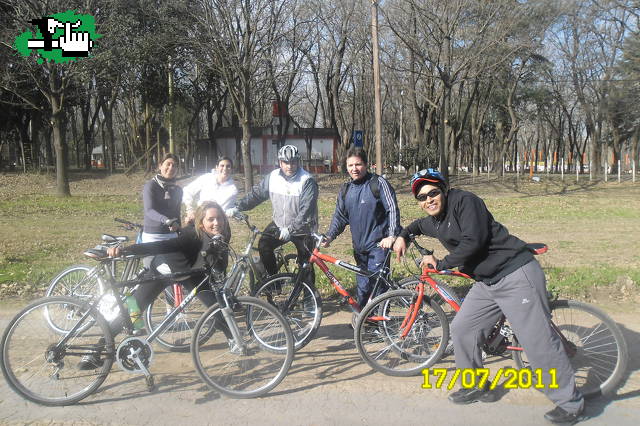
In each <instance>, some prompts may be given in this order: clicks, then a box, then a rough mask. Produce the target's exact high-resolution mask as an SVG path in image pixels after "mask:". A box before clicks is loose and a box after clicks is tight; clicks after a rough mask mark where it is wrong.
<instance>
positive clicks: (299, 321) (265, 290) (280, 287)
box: [254, 274, 322, 351]
mask: <svg viewBox="0 0 640 426" xmlns="http://www.w3.org/2000/svg"><path fill="white" fill-rule="evenodd" d="M295 282H296V275H295V274H276V275H273V276H271V277H269V278H267V280H266V281H265V282H264V283H263V284H262V285H260V284H259V285H258V286H259V288H258V290H257V291H256V293H255V294H254V296H255V297H257V298H259V299H262V300H265V301H266V302H268V303H270V304H271V305H273V306H275V307H276V308H278V311H280V313H281V314H282V315H284V317H285V318H286V319H287V321H289V326H290V327H291V331H292V332H293V338H294V340H295V349H296V351H297V350H299V349H301V348H302V347H304V346H305V345H306V344H307V343H309V341H310V340H311V339H313V336H315V335H316V333H317V332H318V328H319V327H320V322H321V321H322V298H321V297H320V293H318V291H317V290H316V289H315V287H312V286H310V285H309V284H307V283H306V282H304V281H303V282H302V283H301V284H300V285H301V286H302V289H301V291H300V293H299V295H298V297H297V298H296V300H295V301H294V302H293V304H292V305H291V306H290V307H289V309H287V310H286V311H285V304H286V303H287V302H288V300H289V298H290V296H291V294H292V292H293V290H294V287H295Z"/></svg>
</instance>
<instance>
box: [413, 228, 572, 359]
mask: <svg viewBox="0 0 640 426" xmlns="http://www.w3.org/2000/svg"><path fill="white" fill-rule="evenodd" d="M411 241H412V243H413V244H414V246H415V247H416V248H417V249H418V251H419V252H420V253H421V254H423V255H424V254H430V253H429V251H428V250H425V249H424V248H422V247H420V245H419V244H418V243H417V242H416V241H415V239H413V238H412V240H411ZM528 247H529V249H530V250H531V252H532V253H533V254H535V255H538V254H543V253H546V252H547V250H548V247H547V246H546V245H545V244H539V243H536V244H528ZM416 263H417V262H416ZM430 274H436V275H449V276H455V277H462V278H466V279H470V280H472V279H473V278H471V277H470V276H469V275H467V274H465V273H463V272H459V271H454V270H450V269H446V270H442V271H438V270H436V269H433V268H423V269H422V274H421V275H420V284H419V285H418V287H420V285H423V283H427V284H429V286H431V288H432V289H433V290H434V291H435V292H436V293H438V294H439V295H440V297H442V299H443V300H444V301H445V302H447V303H448V304H449V306H451V307H452V308H453V309H454V310H455V311H456V312H458V311H459V310H460V305H458V303H457V302H456V301H455V300H454V299H453V298H452V297H451V295H449V294H448V293H447V291H446V290H445V289H443V288H441V287H440V286H439V285H438V282H437V281H436V280H434V279H433V278H431V276H430ZM417 306H419V305H417ZM411 311H413V316H412V318H413V319H415V318H414V317H415V315H416V314H417V310H416V309H415V308H414V306H413V305H412V306H411V307H410V309H409V312H408V313H407V315H409V313H410V312H411ZM506 319H507V318H506V316H505V315H504V314H502V316H501V317H500V319H499V320H498V322H497V323H496V327H498V326H499V327H498V333H496V334H495V335H493V336H489V338H488V339H487V342H485V344H490V343H491V342H492V341H493V340H494V339H495V338H496V337H497V336H500V335H502V336H503V337H510V336H507V335H506V334H507V333H503V330H504V328H505V325H504V322H505V320H506ZM550 322H551V327H552V328H553V329H554V330H555V331H556V333H557V334H558V336H559V337H560V340H561V342H562V345H563V346H564V348H565V351H566V352H567V355H568V356H569V357H571V356H572V355H574V354H575V348H574V347H573V346H572V345H571V344H570V343H569V342H568V341H567V339H566V337H565V336H564V335H563V334H562V331H561V330H560V329H558V327H557V326H556V325H555V324H554V323H553V321H552V320H551V321H550ZM412 325H413V320H410V321H409V323H408V324H407V329H406V331H405V332H404V333H403V336H402V337H405V336H406V334H407V333H408V331H409V330H410V329H411V326H412ZM512 334H513V332H511V335H512ZM506 350H510V351H523V348H522V347H519V346H510V345H507V346H506Z"/></svg>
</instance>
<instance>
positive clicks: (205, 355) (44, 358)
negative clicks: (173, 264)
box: [0, 240, 294, 406]
mask: <svg viewBox="0 0 640 426" xmlns="http://www.w3.org/2000/svg"><path fill="white" fill-rule="evenodd" d="M219 241H221V240H219ZM85 254H86V255H87V256H89V257H90V258H93V259H95V260H98V261H99V262H100V263H108V262H112V261H113V259H109V258H108V257H107V254H106V251H104V250H99V249H90V250H87V251H86V252H85ZM201 254H202V255H203V257H204V258H205V262H206V257H207V256H206V255H207V252H206V251H204V252H202V253H201ZM100 269H101V270H107V269H108V268H100ZM195 273H197V274H203V273H204V275H205V277H204V278H203V279H202V281H201V282H200V283H199V284H198V285H196V286H195V288H194V289H193V290H192V291H191V292H190V293H189V294H188V295H187V296H186V297H185V298H184V300H183V301H182V303H180V305H179V306H177V307H176V308H175V309H174V310H173V311H172V312H170V313H169V314H168V315H167V316H166V317H165V319H164V320H163V321H162V322H161V323H160V324H159V325H158V326H157V328H156V329H155V330H154V331H153V332H152V333H151V334H150V335H149V336H147V337H146V338H145V337H139V336H135V335H134V327H133V323H132V321H131V318H130V316H129V313H128V310H127V308H126V306H125V296H124V294H123V292H122V289H123V288H125V287H128V288H133V287H135V286H137V285H148V284H150V283H152V282H154V283H157V281H158V280H163V281H164V282H167V283H171V282H175V281H179V280H181V279H184V278H187V277H191V276H192V274H195ZM102 278H103V279H104V282H105V283H106V285H107V287H108V289H107V291H106V292H105V293H103V294H102V295H100V296H98V297H97V298H96V299H94V300H92V301H85V300H82V299H77V298H73V297H69V296H52V297H44V298H41V299H38V300H36V301H34V302H32V303H31V304H29V305H28V306H27V307H26V308H24V309H23V310H22V311H20V312H19V313H18V314H17V315H16V316H15V317H14V318H13V319H12V320H11V321H10V323H9V325H8V326H7V328H6V330H5V332H4V334H3V336H2V341H1V342H0V356H1V359H0V366H1V368H2V373H3V375H4V377H5V379H6V380H7V382H8V384H9V386H10V387H11V388H12V389H13V390H14V391H15V392H16V393H18V394H19V395H21V396H22V397H24V398H26V399H28V400H30V401H33V402H36V403H39V404H43V405H52V406H58V405H68V404H73V403H75V402H78V401H80V400H82V399H83V398H86V397H87V396H88V395H90V394H92V393H93V392H95V391H96V389H98V387H99V386H100V385H101V384H102V382H104V380H105V379H106V378H107V375H108V374H109V371H110V370H111V366H112V364H113V363H114V362H116V363H117V364H118V366H119V367H120V368H121V369H122V370H124V371H126V372H129V373H142V374H144V375H145V378H146V383H147V386H148V388H149V390H152V389H153V388H154V386H155V383H154V379H153V376H152V374H151V373H150V371H149V367H150V365H151V362H152V359H153V349H152V347H151V343H152V342H153V341H154V339H156V337H157V336H158V335H160V334H162V332H163V330H164V329H165V328H167V327H169V326H170V325H171V324H173V323H174V322H175V318H176V316H177V315H179V314H180V313H181V312H182V311H183V310H184V308H185V307H186V306H187V305H188V304H189V303H190V301H191V300H192V299H193V298H194V297H196V294H197V292H198V291H200V290H202V291H214V292H215V295H216V300H217V303H216V304H214V305H213V306H211V307H210V308H209V309H208V310H207V311H206V312H205V313H204V314H203V316H202V318H201V319H200V320H199V321H198V324H197V325H196V327H195V330H194V336H197V337H196V338H193V339H192V341H191V349H192V356H193V361H194V363H195V366H196V371H197V372H198V374H199V375H200V377H201V378H202V379H203V380H204V381H205V382H206V383H207V385H209V386H210V387H212V388H214V389H216V390H218V391H220V392H221V393H224V394H226V395H229V396H232V397H236V398H249V397H255V396H259V395H262V394H264V393H266V392H268V391H269V390H271V389H273V387H275V386H276V385H277V384H278V383H280V381H282V379H283V378H284V377H285V375H286V374H287V372H288V370H289V367H290V366H291V362H292V360H293V353H294V350H293V335H292V333H291V329H290V328H289V326H288V324H287V321H286V320H285V319H284V317H283V316H282V315H281V314H280V313H279V312H278V311H277V310H276V309H274V308H273V307H272V306H271V305H269V304H267V303H265V302H263V301H261V300H259V299H256V298H253V297H235V296H234V295H233V294H232V293H231V292H230V291H229V289H228V288H227V286H226V285H225V284H226V280H225V279H224V276H222V275H221V274H219V273H217V272H216V271H215V270H214V269H213V268H212V267H211V266H210V265H206V267H205V268H203V269H200V270H192V271H189V272H186V273H175V274H169V275H162V276H153V277H144V278H137V279H135V280H128V281H122V282H117V281H115V280H113V277H112V276H110V275H109V274H104V275H103V276H102ZM105 294H114V295H116V297H115V302H116V306H115V307H114V310H115V311H116V312H117V315H118V316H119V317H120V318H121V320H122V324H123V331H124V334H125V338H124V339H123V340H122V341H121V342H120V343H119V344H116V343H115V342H114V338H113V335H112V332H111V328H110V324H109V323H108V322H107V320H105V318H104V317H103V315H102V313H101V310H100V307H101V305H100V302H101V300H102V298H103V297H104V295H105ZM52 324H53V325H52ZM82 360H92V362H93V365H94V366H95V368H93V369H89V370H86V369H85V368H82V367H80V361H82Z"/></svg>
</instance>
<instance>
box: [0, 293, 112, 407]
mask: <svg viewBox="0 0 640 426" xmlns="http://www.w3.org/2000/svg"><path fill="white" fill-rule="evenodd" d="M70 307H72V308H71V309H70ZM43 311H47V313H48V314H49V315H51V316H54V317H55V318H56V320H57V321H60V322H63V320H64V321H66V323H67V328H68V329H69V330H71V329H72V327H73V325H74V324H76V323H77V322H78V321H79V320H81V316H82V315H83V314H84V313H86V312H87V311H88V314H89V316H88V317H87V318H85V320H84V321H85V322H86V323H87V325H85V324H82V325H81V326H80V328H79V329H78V331H77V332H76V333H75V336H73V337H71V338H70V339H69V342H68V343H66V344H65V345H64V347H63V348H61V349H60V350H58V351H55V350H54V346H55V345H57V344H58V343H59V342H60V341H61V339H62V337H61V335H60V334H59V333H57V332H56V331H54V330H52V329H51V327H50V326H49V324H48V322H47V321H46V320H44V319H43V314H44V312H43ZM69 312H74V313H75V314H74V315H70V314H69ZM96 351H97V353H98V356H99V357H100V359H101V360H102V365H101V366H97V368H96V369H95V370H90V371H87V370H79V369H78V368H77V367H76V363H77V362H79V361H80V360H81V359H82V357H83V356H86V355H90V354H95V353H96ZM114 352H115V350H114V345H113V337H112V336H111V332H110V330H109V325H108V324H107V322H106V321H105V320H104V318H103V317H102V315H100V314H99V313H98V311H96V310H95V309H94V308H93V307H91V306H90V305H89V304H88V303H86V302H82V301H80V300H78V299H74V298H72V297H68V296H52V297H43V298H41V299H38V300H35V301H34V302H32V303H30V304H29V305H27V306H26V307H25V308H24V309H23V310H22V311H20V312H19V313H18V314H17V315H16V316H15V317H13V319H12V320H11V321H10V322H9V325H8V326H7V329H6V330H5V332H4V334H3V336H2V341H1V343H0V354H1V357H2V359H1V362H0V365H1V367H2V374H3V375H4V378H5V380H6V381H7V383H8V384H9V386H10V387H11V389H13V390H14V391H15V392H16V393H17V394H19V395H20V396H22V397H23V398H25V399H28V400H29V401H33V402H35V403H38V404H41V405H49V406H61V405H69V404H73V403H76V402H78V401H80V400H82V399H84V398H86V397H87V396H89V395H90V394H92V393H93V392H94V391H95V390H96V389H98V387H99V386H100V385H101V384H102V382H104V380H105V379H106V377H107V375H108V374H109V371H110V370H111V365H112V364H113V360H114Z"/></svg>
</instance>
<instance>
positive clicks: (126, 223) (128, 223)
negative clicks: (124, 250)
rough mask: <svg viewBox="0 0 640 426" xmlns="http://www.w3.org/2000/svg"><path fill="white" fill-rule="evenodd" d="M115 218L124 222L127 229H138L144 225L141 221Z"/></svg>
mask: <svg viewBox="0 0 640 426" xmlns="http://www.w3.org/2000/svg"><path fill="white" fill-rule="evenodd" d="M113 220H114V221H116V222H118V223H121V224H123V225H124V227H125V228H126V229H129V230H132V229H134V228H138V229H142V228H143V226H142V225H140V224H139V223H133V222H129V221H128V220H125V219H120V218H117V217H114V218H113Z"/></svg>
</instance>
